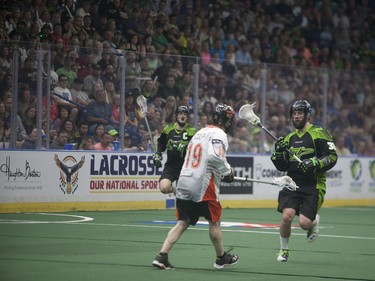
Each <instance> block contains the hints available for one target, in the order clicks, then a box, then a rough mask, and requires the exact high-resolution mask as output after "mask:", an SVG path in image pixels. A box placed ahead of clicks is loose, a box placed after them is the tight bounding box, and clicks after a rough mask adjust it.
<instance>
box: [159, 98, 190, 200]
mask: <svg viewBox="0 0 375 281" xmlns="http://www.w3.org/2000/svg"><path fill="white" fill-rule="evenodd" d="M175 114H176V122H173V123H170V124H168V125H167V126H165V127H164V129H163V131H162V133H161V135H160V137H159V138H158V145H157V151H156V152H155V153H154V154H153V156H152V159H153V161H154V165H155V166H156V167H158V168H159V167H161V165H162V160H163V152H164V151H165V150H167V161H166V162H165V165H164V169H163V173H162V175H161V176H160V179H159V188H160V191H161V192H162V193H164V194H168V193H174V187H173V186H172V184H173V182H175V181H176V180H177V179H178V177H179V175H180V172H181V167H182V164H183V163H184V157H185V154H186V148H187V145H188V143H189V141H190V140H191V138H192V137H193V136H194V134H195V132H196V130H195V128H194V127H193V126H191V125H190V124H189V123H188V122H187V121H188V118H189V109H188V108H187V107H186V106H184V105H181V106H179V107H178V108H177V109H176V112H175Z"/></svg>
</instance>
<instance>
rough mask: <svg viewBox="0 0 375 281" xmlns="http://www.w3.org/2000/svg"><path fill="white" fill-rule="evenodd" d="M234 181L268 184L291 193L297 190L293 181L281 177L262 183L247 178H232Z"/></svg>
mask: <svg viewBox="0 0 375 281" xmlns="http://www.w3.org/2000/svg"><path fill="white" fill-rule="evenodd" d="M234 180H236V181H245V182H246V181H247V182H257V183H264V184H270V185H275V186H278V187H281V188H286V189H289V190H291V191H296V190H297V189H298V188H299V187H298V185H297V184H296V183H295V182H294V180H293V179H292V178H291V177H289V176H282V177H278V178H274V180H273V181H262V180H257V179H252V178H247V177H234Z"/></svg>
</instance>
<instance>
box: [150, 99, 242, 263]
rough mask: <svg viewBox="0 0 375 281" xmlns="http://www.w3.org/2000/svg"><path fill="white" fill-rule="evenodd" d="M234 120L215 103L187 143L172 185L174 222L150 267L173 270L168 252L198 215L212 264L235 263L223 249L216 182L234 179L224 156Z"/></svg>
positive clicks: (227, 108) (228, 110)
mask: <svg viewBox="0 0 375 281" xmlns="http://www.w3.org/2000/svg"><path fill="white" fill-rule="evenodd" d="M234 123H235V112H234V111H233V109H232V107H230V106H228V105H226V104H219V105H217V106H216V108H215V110H214V112H213V114H212V124H211V125H208V126H207V127H205V128H202V129H200V130H199V131H198V132H197V133H196V134H195V135H194V137H193V138H192V139H191V141H190V142H189V144H188V149H187V153H186V156H185V161H184V164H183V166H182V170H181V174H180V178H179V180H178V183H177V188H176V208H177V223H176V225H175V226H174V227H173V228H172V229H171V230H170V231H169V233H168V235H167V238H166V239H165V241H164V243H163V246H162V248H161V250H160V253H159V254H158V255H157V256H156V258H155V259H154V261H153V262H152V265H153V266H155V267H158V268H160V269H174V266H173V265H172V264H171V263H170V262H169V260H168V253H169V251H170V250H171V249H172V247H173V245H174V244H175V243H176V242H177V241H178V239H179V238H180V237H181V235H182V233H184V231H185V230H186V229H187V228H188V227H189V226H190V225H193V226H194V225H196V223H197V222H198V219H199V218H200V217H204V218H205V219H206V220H207V221H208V223H209V236H210V239H211V242H212V244H213V246H214V248H215V252H216V256H217V258H216V260H215V263H214V267H215V268H217V269H221V268H223V267H225V266H229V265H234V264H236V263H237V262H238V259H239V257H238V256H237V255H234V254H230V253H229V251H228V252H226V251H224V246H223V240H222V233H221V227H220V221H221V220H220V218H221V212H222V207H221V205H220V202H219V187H220V182H221V181H224V182H232V181H233V180H234V175H233V169H232V168H231V166H230V165H229V163H228V162H227V159H226V152H227V150H228V139H227V133H228V132H229V130H230V129H231V128H232V127H233V125H234Z"/></svg>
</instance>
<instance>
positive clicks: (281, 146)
mask: <svg viewBox="0 0 375 281" xmlns="http://www.w3.org/2000/svg"><path fill="white" fill-rule="evenodd" d="M287 148H288V143H287V142H286V141H285V140H284V138H282V137H280V138H278V139H277V140H276V142H275V151H276V152H279V153H280V152H284V151H285V150H286V149H287Z"/></svg>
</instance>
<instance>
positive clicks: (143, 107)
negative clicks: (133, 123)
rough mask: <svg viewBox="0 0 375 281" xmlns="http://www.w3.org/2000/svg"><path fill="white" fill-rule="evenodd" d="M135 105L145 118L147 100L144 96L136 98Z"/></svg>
mask: <svg viewBox="0 0 375 281" xmlns="http://www.w3.org/2000/svg"><path fill="white" fill-rule="evenodd" d="M137 104H138V105H139V107H140V108H141V112H142V114H143V115H144V116H146V113H147V99H146V98H145V96H143V95H140V96H138V98H137Z"/></svg>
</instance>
